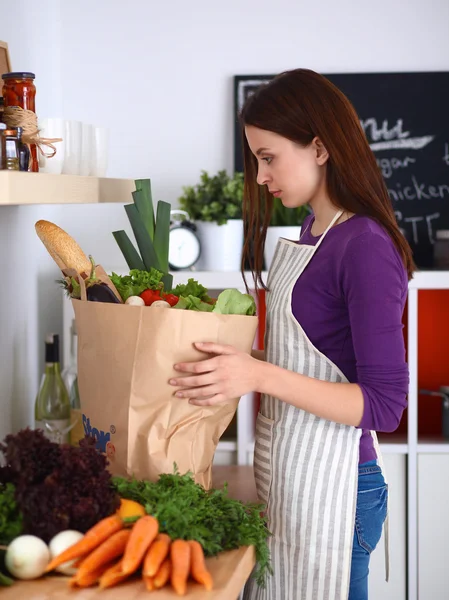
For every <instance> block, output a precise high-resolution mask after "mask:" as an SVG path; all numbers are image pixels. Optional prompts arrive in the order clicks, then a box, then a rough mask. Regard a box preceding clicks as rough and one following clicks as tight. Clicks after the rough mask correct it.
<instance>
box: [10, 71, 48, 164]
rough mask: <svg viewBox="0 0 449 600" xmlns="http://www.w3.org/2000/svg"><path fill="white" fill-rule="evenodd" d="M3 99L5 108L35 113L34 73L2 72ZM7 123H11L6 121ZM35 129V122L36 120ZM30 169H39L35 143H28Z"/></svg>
mask: <svg viewBox="0 0 449 600" xmlns="http://www.w3.org/2000/svg"><path fill="white" fill-rule="evenodd" d="M2 79H3V92H2V93H3V101H4V105H5V108H9V107H12V106H19V107H20V108H23V109H24V110H29V111H31V112H33V113H36V86H35V85H34V79H35V75H34V73H23V72H20V73H3V75H2ZM7 124H8V125H11V124H9V123H7ZM36 129H37V122H36ZM30 153H31V161H30V171H33V172H35V173H37V172H38V171H39V161H38V159H37V148H36V144H31V145H30Z"/></svg>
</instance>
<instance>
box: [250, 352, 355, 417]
mask: <svg viewBox="0 0 449 600" xmlns="http://www.w3.org/2000/svg"><path fill="white" fill-rule="evenodd" d="M264 366H265V367H266V368H265V369H264V370H263V371H262V369H261V371H260V377H259V380H260V384H259V386H258V388H259V389H258V390H257V391H258V392H260V393H262V394H268V395H269V396H273V397H275V398H279V399H280V400H283V401H284V402H287V403H288V404H292V405H293V406H296V407H297V408H301V409H302V410H305V411H307V412H310V413H312V414H314V415H316V416H317V417H321V418H322V419H328V420H329V421H335V422H337V423H343V424H344V425H354V426H355V427H357V426H358V425H359V424H360V421H361V419H362V416H363V407H364V402H363V393H362V390H361V389H360V386H359V385H357V384H356V383H331V382H328V381H321V380H319V379H313V378H312V377H306V376H305V375H300V374H299V373H293V372H292V371H287V369H282V368H281V367H276V366H275V365H271V364H269V363H265V365H264Z"/></svg>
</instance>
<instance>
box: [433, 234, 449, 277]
mask: <svg viewBox="0 0 449 600" xmlns="http://www.w3.org/2000/svg"><path fill="white" fill-rule="evenodd" d="M435 238H436V239H435V243H434V244H433V265H434V267H435V268H436V269H446V270H449V230H448V229H439V230H438V231H437V232H436V233H435Z"/></svg>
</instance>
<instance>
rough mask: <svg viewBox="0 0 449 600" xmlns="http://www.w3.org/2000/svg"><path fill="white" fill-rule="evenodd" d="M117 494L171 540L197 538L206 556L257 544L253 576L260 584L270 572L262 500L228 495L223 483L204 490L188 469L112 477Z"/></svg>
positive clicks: (267, 533) (267, 532) (266, 530)
mask: <svg viewBox="0 0 449 600" xmlns="http://www.w3.org/2000/svg"><path fill="white" fill-rule="evenodd" d="M113 485H114V486H115V488H116V490H117V492H118V493H119V495H120V496H121V497H123V498H129V499H130V500H135V501H136V502H140V504H143V505H144V506H145V509H146V511H147V513H148V514H151V515H153V516H154V517H156V518H157V520H158V521H159V528H160V531H161V532H164V533H167V534H168V535H169V536H170V537H171V538H172V539H177V538H178V539H179V538H180V539H184V540H196V541H198V542H199V543H200V544H201V545H202V547H203V549H204V553H205V555H206V556H215V555H217V554H218V553H219V552H223V551H225V550H233V549H235V548H240V547H241V546H254V547H255V549H256V560H257V568H256V573H255V575H256V579H257V582H258V583H259V585H261V586H263V585H264V583H265V578H266V575H267V574H268V573H271V572H272V570H271V564H270V553H269V549H268V545H267V537H268V536H269V535H270V532H269V531H268V528H267V521H266V517H265V516H262V511H263V510H264V506H263V505H261V504H253V503H248V504H244V503H243V502H240V501H239V500H234V499H232V498H229V496H228V491H227V486H226V485H225V486H224V488H223V489H222V490H218V489H214V490H209V491H206V490H205V489H204V488H203V487H201V486H200V485H199V484H197V483H195V482H194V480H193V478H192V476H191V475H190V474H189V473H187V474H185V475H180V474H179V473H178V472H175V473H174V474H163V475H160V476H159V480H158V481H157V482H156V483H153V482H149V481H138V480H136V479H134V480H127V479H123V478H121V477H115V478H113Z"/></svg>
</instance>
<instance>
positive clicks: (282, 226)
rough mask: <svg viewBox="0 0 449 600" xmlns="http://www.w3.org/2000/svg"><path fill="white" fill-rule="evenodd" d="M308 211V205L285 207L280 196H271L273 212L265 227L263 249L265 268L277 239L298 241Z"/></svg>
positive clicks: (270, 259) (270, 258) (268, 264)
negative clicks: (268, 223) (267, 225)
mask: <svg viewBox="0 0 449 600" xmlns="http://www.w3.org/2000/svg"><path fill="white" fill-rule="evenodd" d="M309 213H310V209H309V207H308V206H299V207H298V208H287V207H285V206H284V205H283V204H282V200H281V199H280V198H273V213H272V215H271V219H270V225H269V227H268V229H267V237H266V239H265V249H264V259H265V268H266V269H268V268H269V267H270V264H271V261H272V259H273V255H274V251H275V249H276V245H277V242H278V239H279V238H285V239H287V240H294V241H298V240H299V236H300V235H301V226H302V224H303V223H304V219H305V218H306V217H307V215H308V214H309Z"/></svg>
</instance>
